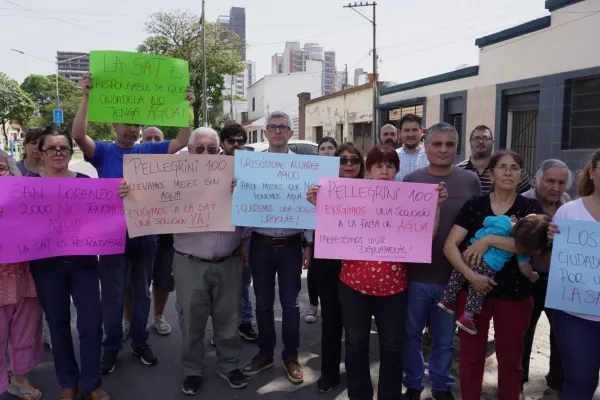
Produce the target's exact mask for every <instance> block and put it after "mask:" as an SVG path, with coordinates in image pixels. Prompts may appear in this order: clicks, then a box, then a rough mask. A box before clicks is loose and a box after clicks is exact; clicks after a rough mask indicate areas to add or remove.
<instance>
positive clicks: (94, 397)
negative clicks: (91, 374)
mask: <svg viewBox="0 0 600 400" xmlns="http://www.w3.org/2000/svg"><path fill="white" fill-rule="evenodd" d="M85 399H86V400H110V395H109V394H108V393H107V392H106V391H105V390H104V389H102V388H98V389H96V390H94V391H93V392H92V393H90V394H89V395H88V396H87V397H86V398H85Z"/></svg>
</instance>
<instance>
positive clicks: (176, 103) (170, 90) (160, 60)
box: [88, 51, 190, 126]
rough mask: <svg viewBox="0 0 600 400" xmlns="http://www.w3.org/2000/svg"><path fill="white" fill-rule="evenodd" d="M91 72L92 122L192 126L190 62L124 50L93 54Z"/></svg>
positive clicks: (94, 52)
mask: <svg viewBox="0 0 600 400" xmlns="http://www.w3.org/2000/svg"><path fill="white" fill-rule="evenodd" d="M90 73H91V74H92V89H91V90H90V98H89V107H88V119H89V120H90V121H93V122H110V123H112V122H120V123H125V124H139V125H161V126H189V121H190V116H189V114H190V106H189V102H188V101H187V100H186V99H185V97H186V96H187V91H186V88H187V87H188V86H189V84H190V73H189V68H188V62H187V61H184V60H179V59H176V58H170V57H164V56H157V55H152V54H142V53H131V52H125V51H92V52H91V53H90Z"/></svg>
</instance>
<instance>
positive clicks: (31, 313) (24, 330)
mask: <svg viewBox="0 0 600 400" xmlns="http://www.w3.org/2000/svg"><path fill="white" fill-rule="evenodd" d="M10 175H21V174H20V173H19V172H18V169H17V167H16V164H15V163H14V160H13V159H12V158H11V157H10V156H9V155H8V154H7V153H5V152H4V151H1V150H0V177H5V176H10ZM0 217H2V209H0ZM7 347H8V348H9V353H10V360H11V362H12V372H13V374H12V376H11V378H10V382H9V381H8V379H7V377H8V370H7V363H6V358H5V357H4V349H6V348H7ZM0 351H1V353H0V354H2V356H0V394H1V393H4V392H6V391H7V390H8V392H9V393H10V394H12V395H14V396H16V397H18V398H20V399H25V400H39V399H41V397H42V393H41V392H40V391H39V390H38V389H36V388H34V387H33V386H31V384H30V383H29V380H28V379H27V374H28V373H29V371H31V370H32V369H33V367H35V366H36V365H37V363H39V362H40V361H41V360H42V357H43V354H44V344H43V342H42V306H41V305H40V302H39V300H38V298H37V295H36V292H35V285H34V283H33V278H32V277H31V273H30V272H29V263H27V262H23V263H16V264H0Z"/></svg>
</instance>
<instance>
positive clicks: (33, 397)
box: [7, 384, 42, 400]
mask: <svg viewBox="0 0 600 400" xmlns="http://www.w3.org/2000/svg"><path fill="white" fill-rule="evenodd" d="M7 391H8V393H10V394H12V395H13V396H15V397H17V398H19V399H22V400H41V399H42V392H40V391H39V390H38V389H36V388H33V387H32V388H31V389H25V388H20V387H18V386H15V385H12V384H11V385H9V386H8V390H7ZM35 392H37V393H35Z"/></svg>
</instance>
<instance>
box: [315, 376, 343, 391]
mask: <svg viewBox="0 0 600 400" xmlns="http://www.w3.org/2000/svg"><path fill="white" fill-rule="evenodd" d="M339 384H340V377H339V376H338V377H337V378H336V379H329V378H327V377H325V376H322V375H321V377H320V378H319V380H318V381H317V390H318V391H319V392H321V393H328V392H329V391H330V390H331V389H333V387H334V386H336V385H339Z"/></svg>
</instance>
